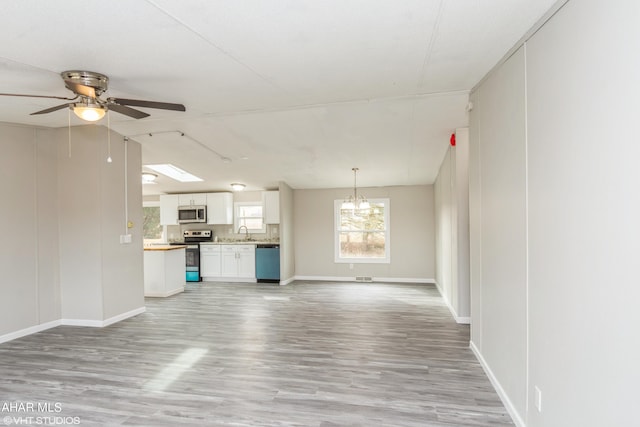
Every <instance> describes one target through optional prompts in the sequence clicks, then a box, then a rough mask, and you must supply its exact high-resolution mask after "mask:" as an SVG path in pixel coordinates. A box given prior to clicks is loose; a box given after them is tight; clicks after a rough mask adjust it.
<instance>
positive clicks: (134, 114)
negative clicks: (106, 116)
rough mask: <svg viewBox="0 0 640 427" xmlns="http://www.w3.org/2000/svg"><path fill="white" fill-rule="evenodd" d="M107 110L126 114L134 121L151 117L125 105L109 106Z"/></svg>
mask: <svg viewBox="0 0 640 427" xmlns="http://www.w3.org/2000/svg"><path fill="white" fill-rule="evenodd" d="M107 108H108V109H109V110H112V111H115V112H116V113H120V114H124V115H125V116H129V117H133V118H134V119H144V118H145V117H149V114H147V113H145V112H143V111H140V110H135V109H133V108H129V107H127V106H125V105H119V104H107Z"/></svg>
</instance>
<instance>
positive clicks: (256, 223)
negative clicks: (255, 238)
mask: <svg viewBox="0 0 640 427" xmlns="http://www.w3.org/2000/svg"><path fill="white" fill-rule="evenodd" d="M238 224H240V226H243V225H244V226H246V227H247V228H248V229H249V230H262V218H240V219H239V220H238Z"/></svg>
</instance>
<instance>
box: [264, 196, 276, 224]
mask: <svg viewBox="0 0 640 427" xmlns="http://www.w3.org/2000/svg"><path fill="white" fill-rule="evenodd" d="M262 203H263V206H264V214H263V215H264V223H265V224H280V192H279V191H264V192H263V193H262Z"/></svg>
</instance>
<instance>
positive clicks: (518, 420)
mask: <svg viewBox="0 0 640 427" xmlns="http://www.w3.org/2000/svg"><path fill="white" fill-rule="evenodd" d="M469 348H470V349H471V351H473V354H475V355H476V358H477V359H478V361H479V362H480V366H482V369H484V372H485V373H486V374H487V377H489V381H491V384H492V385H493V388H495V389H496V393H498V397H500V400H502V404H503V405H504V407H505V408H506V409H507V412H509V415H511V419H512V420H513V423H514V424H515V425H516V426H517V427H526V426H527V425H526V424H525V422H524V421H523V420H522V417H520V414H518V411H516V408H515V407H514V406H513V403H512V402H511V399H509V396H507V393H506V392H505V391H504V389H503V388H502V385H501V384H500V381H498V379H497V378H496V376H495V375H494V374H493V371H492V370H491V368H490V367H489V365H488V364H487V361H486V360H484V357H482V354H481V353H480V350H478V347H476V345H475V344H474V343H473V341H470V342H469Z"/></svg>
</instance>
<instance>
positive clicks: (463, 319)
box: [453, 316, 471, 325]
mask: <svg viewBox="0 0 640 427" xmlns="http://www.w3.org/2000/svg"><path fill="white" fill-rule="evenodd" d="M453 318H454V319H456V323H460V324H461V325H470V324H471V317H463V316H453Z"/></svg>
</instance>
